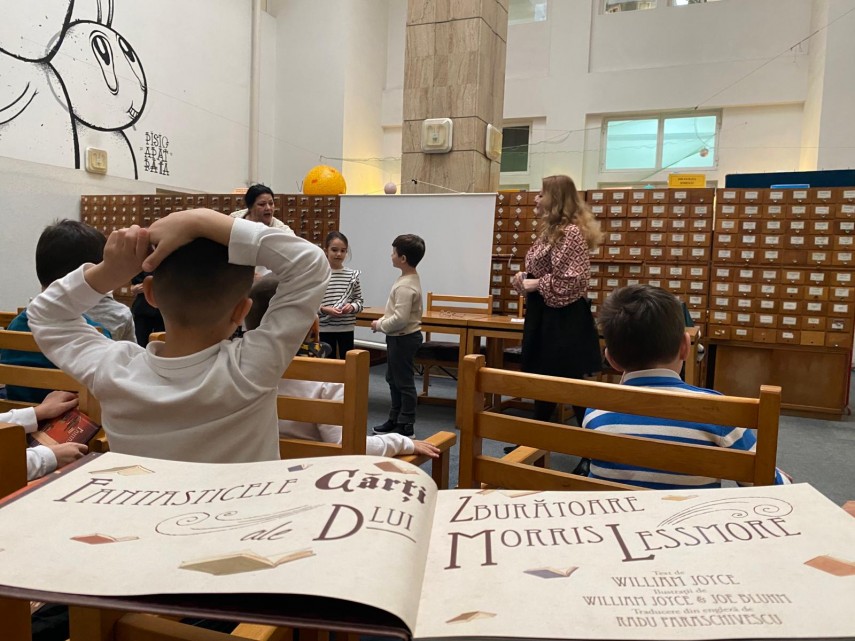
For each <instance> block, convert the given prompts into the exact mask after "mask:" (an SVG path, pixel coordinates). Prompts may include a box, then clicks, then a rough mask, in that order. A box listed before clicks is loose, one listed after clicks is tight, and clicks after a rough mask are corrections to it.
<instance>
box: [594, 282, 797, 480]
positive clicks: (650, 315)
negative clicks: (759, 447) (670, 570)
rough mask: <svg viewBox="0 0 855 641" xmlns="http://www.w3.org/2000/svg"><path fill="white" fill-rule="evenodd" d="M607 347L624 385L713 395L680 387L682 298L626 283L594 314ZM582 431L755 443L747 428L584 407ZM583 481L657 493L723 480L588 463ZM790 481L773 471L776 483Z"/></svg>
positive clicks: (684, 346) (741, 445) (744, 445)
mask: <svg viewBox="0 0 855 641" xmlns="http://www.w3.org/2000/svg"><path fill="white" fill-rule="evenodd" d="M598 323H599V326H600V332H601V334H602V335H603V337H604V339H605V343H606V359H607V360H608V362H609V364H610V365H611V366H612V367H613V368H614V369H615V370H617V371H619V372H623V377H622V378H621V384H622V385H635V386H641V387H653V388H656V389H661V390H666V391H678V392H693V393H696V394H718V393H719V392H716V391H714V390H708V389H704V388H702V387H694V386H693V385H688V384H687V383H685V382H683V380H682V379H681V378H680V370H681V369H682V367H683V361H684V360H685V359H686V357H687V356H688V354H689V347H690V339H689V335H688V334H687V333H686V330H685V323H684V319H683V310H682V306H681V305H680V301H678V300H677V298H676V297H675V296H674V295H673V294H671V293H670V292H667V291H665V290H664V289H660V288H659V287H652V286H650V285H630V286H628V287H623V288H621V289H617V290H615V291H614V292H612V293H611V295H610V296H609V297H608V298H607V299H606V301H605V302H604V303H603V304H602V305H601V306H600V310H599V313H598ZM583 427H585V428H588V429H592V430H605V431H608V432H612V433H616V434H624V435H631V436H643V437H648V438H657V439H661V440H667V441H672V442H673V441H676V442H681V443H692V444H695V445H709V446H715V447H729V448H734V449H738V450H743V451H753V450H754V448H755V447H756V444H757V438H756V436H755V435H754V432H753V431H752V430H750V429H745V428H741V427H728V426H721V425H712V424H708V423H689V422H685V421H678V420H672V419H665V418H652V417H647V416H639V415H635V414H623V413H619V412H608V411H603V410H597V409H589V410H588V411H587V413H586V414H585V420H584V422H583ZM588 476H590V477H593V478H598V479H605V480H609V481H617V482H619V483H627V484H631V485H637V486H639V487H645V488H650V489H656V490H676V489H698V488H708V487H721V479H714V478H707V477H702V476H693V475H690V474H680V473H676V472H666V471H663V470H653V469H649V468H643V467H637V466H633V465H625V464H621V463H614V462H611V461H598V460H593V461H591V464H590V471H589V472H588ZM790 481H791V479H790V478H789V477H788V476H787V475H786V474H785V473H783V472H781V470H776V471H775V483H776V484H777V485H782V484H787V483H789V482H790Z"/></svg>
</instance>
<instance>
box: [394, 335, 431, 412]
mask: <svg viewBox="0 0 855 641" xmlns="http://www.w3.org/2000/svg"><path fill="white" fill-rule="evenodd" d="M423 340H424V339H423V338H422V333H421V332H413V333H412V334H406V335H405V336H387V337H386V382H387V383H389V393H390V395H391V396H392V407H391V408H389V420H391V421H394V422H395V423H415V422H416V403H417V402H418V399H417V396H416V379H415V372H414V371H413V361H414V359H415V357H416V351H418V349H419V347H420V346H421V344H422V341H423Z"/></svg>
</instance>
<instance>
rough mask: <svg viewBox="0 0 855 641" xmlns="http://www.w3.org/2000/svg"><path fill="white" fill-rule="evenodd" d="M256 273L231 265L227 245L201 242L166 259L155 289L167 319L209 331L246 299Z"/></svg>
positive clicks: (157, 273)
mask: <svg viewBox="0 0 855 641" xmlns="http://www.w3.org/2000/svg"><path fill="white" fill-rule="evenodd" d="M254 271H255V270H254V268H253V267H251V266H248V265H232V264H231V263H229V250H228V248H227V247H226V246H225V245H221V244H220V243H216V242H214V241H213V240H208V239H207V238H197V239H195V240H193V241H191V242H189V243H187V244H186V245H184V246H183V247H179V248H178V249H176V250H175V251H174V252H172V253H171V254H170V255H169V256H167V257H166V258H164V259H163V262H162V263H160V265H158V266H157V269H155V270H154V274H153V279H152V289H153V291H154V297H155V300H156V301H157V306H158V308H159V309H160V310H161V312H162V313H163V317H164V318H165V319H167V320H169V321H171V322H173V323H177V324H179V325H181V326H184V327H207V326H210V325H213V324H215V323H217V322H219V321H221V320H222V318H223V317H224V316H225V315H226V314H228V313H229V312H230V311H231V310H232V309H234V306H235V305H237V304H238V303H239V302H240V301H241V299H244V298H246V296H247V294H248V293H249V288H250V287H251V286H252V278H253V273H254Z"/></svg>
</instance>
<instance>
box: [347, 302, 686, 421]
mask: <svg viewBox="0 0 855 641" xmlns="http://www.w3.org/2000/svg"><path fill="white" fill-rule="evenodd" d="M383 312H384V309H383V308H382V307H366V308H365V309H364V310H363V311H361V312H360V313H359V314H357V315H356V324H357V325H360V326H362V327H369V326H370V325H371V321H373V320H375V319H377V318H380V317H381V316H383ZM521 320H522V319H518V318H517V317H515V316H501V315H493V314H457V313H448V312H424V313H423V314H422V331H423V332H426V333H431V332H433V333H437V334H454V335H456V336H459V337H460V339H459V340H460V347H459V351H458V357H457V362H458V367H462V366H463V359H464V357H465V356H466V355H467V354H477V353H478V352H479V349H480V340H481V339H482V338H486V339H487V365H488V366H489V367H498V368H501V367H502V364H503V363H502V357H503V349H504V342H505V340H514V341H520V340H522V334H523V326H524V325H525V323H524V322H520V321H521ZM686 332H687V333H688V334H689V336H690V337H691V339H692V343H691V345H692V347H691V351H690V353H689V357H688V358H687V359H686V372H685V380H686V382H687V383H689V384H690V385H696V386H697V385H699V384H700V383H699V381H698V366H697V365H698V363H697V355H698V340H699V338H700V332H699V331H698V328H697V327H687V328H686ZM460 401H461V399H460V397H459V396H458V398H457V402H456V410H457V411H458V412H459V410H460Z"/></svg>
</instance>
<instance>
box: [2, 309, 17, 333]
mask: <svg viewBox="0 0 855 641" xmlns="http://www.w3.org/2000/svg"><path fill="white" fill-rule="evenodd" d="M17 315H18V312H0V329H6V328H7V327H9V323H11V322H12V321H13V320H15V317H16V316H17Z"/></svg>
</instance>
